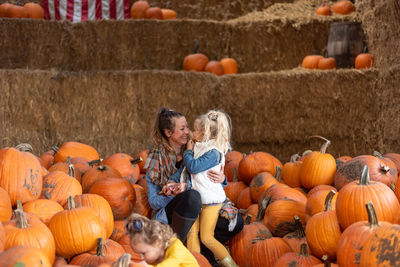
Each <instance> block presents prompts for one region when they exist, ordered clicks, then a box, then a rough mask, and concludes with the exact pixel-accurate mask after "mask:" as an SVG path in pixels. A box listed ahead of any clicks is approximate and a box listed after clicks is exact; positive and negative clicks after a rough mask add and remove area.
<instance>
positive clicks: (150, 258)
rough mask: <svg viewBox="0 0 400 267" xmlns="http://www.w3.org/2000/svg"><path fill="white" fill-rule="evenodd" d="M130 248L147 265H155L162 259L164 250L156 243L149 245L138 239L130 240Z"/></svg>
mask: <svg viewBox="0 0 400 267" xmlns="http://www.w3.org/2000/svg"><path fill="white" fill-rule="evenodd" d="M131 247H132V249H133V250H134V251H135V252H136V253H137V254H139V255H140V256H141V257H142V258H143V259H144V260H145V261H146V262H147V263H150V264H155V263H158V262H160V261H161V260H162V259H163V258H164V250H163V249H162V248H161V245H159V244H158V243H156V244H153V245H150V244H148V243H146V242H144V241H143V240H141V239H140V238H134V239H131Z"/></svg>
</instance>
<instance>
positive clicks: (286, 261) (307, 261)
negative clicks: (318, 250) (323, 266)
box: [274, 243, 322, 267]
mask: <svg viewBox="0 0 400 267" xmlns="http://www.w3.org/2000/svg"><path fill="white" fill-rule="evenodd" d="M319 263H322V261H320V260H319V259H318V258H316V257H314V256H312V255H310V254H309V253H308V252H307V244H306V243H302V244H301V246H300V251H299V252H297V251H296V252H288V253H285V254H283V255H282V256H281V257H280V258H279V259H278V260H277V261H276V262H275V265H274V266H302V267H311V266H314V265H316V264H319Z"/></svg>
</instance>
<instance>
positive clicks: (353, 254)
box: [337, 202, 390, 267]
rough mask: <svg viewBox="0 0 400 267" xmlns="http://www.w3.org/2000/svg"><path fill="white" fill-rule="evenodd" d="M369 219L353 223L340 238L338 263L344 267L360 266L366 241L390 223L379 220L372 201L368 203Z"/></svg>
mask: <svg viewBox="0 0 400 267" xmlns="http://www.w3.org/2000/svg"><path fill="white" fill-rule="evenodd" d="M365 206H366V208H367V213H368V221H359V222H356V223H353V224H352V225H350V226H349V227H347V228H346V230H344V232H343V233H342V235H341V236H340V238H339V240H338V245H337V263H338V264H339V265H340V266H343V267H357V266H360V265H359V264H360V254H361V250H362V248H363V247H364V245H365V243H366V241H367V240H368V239H369V238H370V237H371V236H372V235H373V234H374V232H375V230H376V229H378V228H379V227H381V226H382V225H390V223H388V222H379V221H378V218H377V217H376V213H375V209H374V205H373V204H372V202H369V203H367V204H366V205H365Z"/></svg>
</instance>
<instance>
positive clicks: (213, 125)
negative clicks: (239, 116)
mask: <svg viewBox="0 0 400 267" xmlns="http://www.w3.org/2000/svg"><path fill="white" fill-rule="evenodd" d="M194 128H195V130H196V128H197V130H198V131H202V134H201V139H202V140H198V141H203V142H207V141H209V140H215V146H216V147H217V148H218V149H219V150H221V151H222V152H223V153H226V152H228V151H229V150H230V149H231V144H230V139H231V119H230V117H229V115H228V114H226V113H225V112H223V111H220V110H210V111H208V112H207V113H206V114H203V115H200V116H199V117H197V118H196V119H195V121H194Z"/></svg>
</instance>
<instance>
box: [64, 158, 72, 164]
mask: <svg viewBox="0 0 400 267" xmlns="http://www.w3.org/2000/svg"><path fill="white" fill-rule="evenodd" d="M65 163H67V164H71V157H70V156H67V158H66V159H65Z"/></svg>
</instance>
